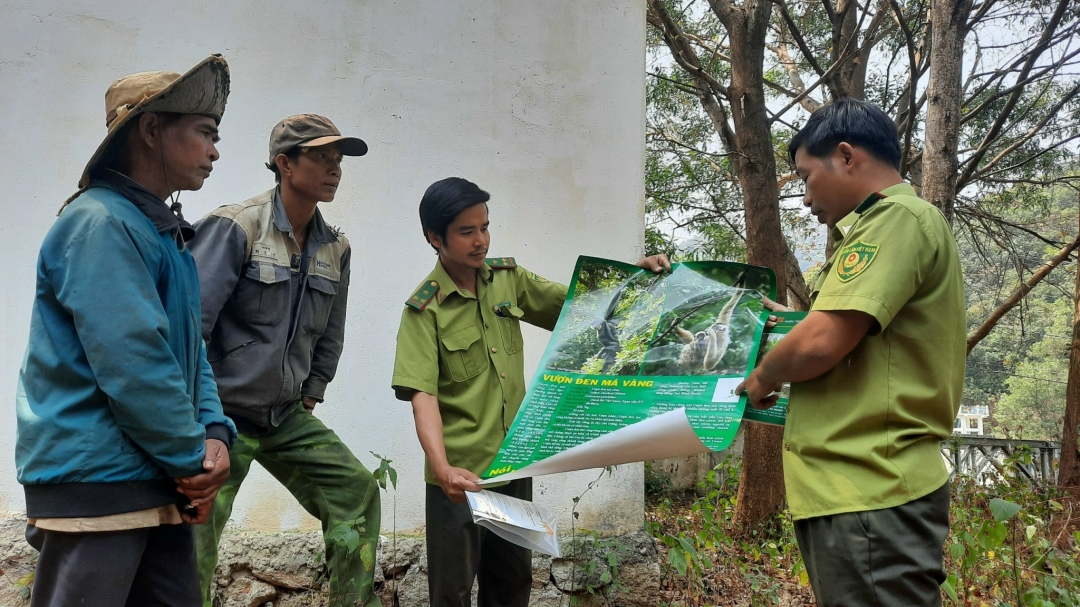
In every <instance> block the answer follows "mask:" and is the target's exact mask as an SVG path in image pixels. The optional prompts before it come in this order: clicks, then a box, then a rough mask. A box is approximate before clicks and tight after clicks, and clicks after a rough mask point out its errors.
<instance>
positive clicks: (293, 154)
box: [266, 145, 300, 183]
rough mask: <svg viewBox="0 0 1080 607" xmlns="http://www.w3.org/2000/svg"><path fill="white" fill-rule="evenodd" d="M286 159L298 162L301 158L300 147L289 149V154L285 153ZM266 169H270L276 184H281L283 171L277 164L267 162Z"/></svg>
mask: <svg viewBox="0 0 1080 607" xmlns="http://www.w3.org/2000/svg"><path fill="white" fill-rule="evenodd" d="M284 154H285V157H286V158H288V159H289V160H291V161H292V162H296V159H297V158H299V157H300V146H298V145H297V146H293V147H291V148H289V150H288V151H287V152H284ZM266 168H268V169H270V172H271V173H273V174H274V182H275V183H281V171H280V170H279V169H278V168H277V163H276V162H267V163H266Z"/></svg>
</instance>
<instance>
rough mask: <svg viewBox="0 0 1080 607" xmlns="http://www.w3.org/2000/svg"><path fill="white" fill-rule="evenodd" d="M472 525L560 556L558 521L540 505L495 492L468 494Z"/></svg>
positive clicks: (522, 544)
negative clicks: (474, 524)
mask: <svg viewBox="0 0 1080 607" xmlns="http://www.w3.org/2000/svg"><path fill="white" fill-rule="evenodd" d="M465 497H466V498H467V499H468V501H469V508H470V509H471V510H472V517H473V522H474V523H476V524H477V525H480V526H481V527H484V528H486V529H488V530H490V531H491V532H493V533H495V535H498V536H499V537H501V538H503V539H504V540H506V541H508V542H512V543H514V544H517V545H518V546H522V547H524V548H528V549H530V550H535V551H537V552H543V553H544V554H550V555H551V556H554V557H559V556H560V554H559V536H558V534H557V533H556V529H555V519H553V518H552V517H550V516H549V515H548V513H547V512H545V511H544V509H543V508H541V507H540V506H539V505H537V504H534V503H533V502H529V501H525V500H520V499H517V498H515V497H510V496H507V495H503V494H501V493H495V492H494V491H480V492H475V493H474V492H471V491H466V492H465Z"/></svg>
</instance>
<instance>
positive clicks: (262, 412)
mask: <svg viewBox="0 0 1080 607" xmlns="http://www.w3.org/2000/svg"><path fill="white" fill-rule="evenodd" d="M195 231H196V236H195V239H194V240H193V241H192V242H191V243H190V244H189V246H190V248H191V252H192V254H194V256H195V263H196V264H198V268H199V287H200V289H201V291H202V330H203V337H204V339H205V340H206V351H207V360H209V362H210V366H211V367H213V370H214V376H215V378H216V379H217V384H218V393H219V394H220V396H221V404H222V407H223V408H224V410H225V413H226V414H227V415H229V416H231V417H240V418H243V419H245V420H247V421H249V422H252V423H254V424H256V425H259V426H262V427H267V426H270V425H273V426H276V425H278V424H280V423H281V421H282V420H283V419H284V418H285V416H286V415H287V414H288V412H289V411H290V410H291V409H290V407H291V406H292V405H293V404H294V403H296V401H297V400H299V399H300V397H301V396H310V397H313V398H315V399H316V400H319V401H322V399H323V393H324V392H325V390H326V384H328V383H330V381H331V380H332V379H334V373H335V372H336V371H337V365H338V358H339V357H340V355H341V346H342V342H343V340H344V336H345V307H346V301H347V299H348V295H349V260H350V256H351V254H352V251H351V249H350V248H349V241H348V240H347V239H346V238H345V237H344V236H343V235H341V233H340V232H338V231H337V230H335V229H333V228H331V227H330V226H328V225H326V222H325V221H323V217H322V214H321V213H320V212H319V211H318V209H316V211H315V217H314V218H313V219H312V221H311V224H310V227H309V230H308V240H307V243H306V245H305V247H304V251H303V255H301V254H300V248H299V246H298V245H297V243H296V240H295V239H294V238H293V233H292V226H291V224H290V223H289V218H288V215H286V213H285V207H284V205H283V204H282V202H281V197H280V195H279V194H278V191H277V189H273V190H270V191H268V192H264V193H263V194H260V195H259V196H256V197H254V198H252V199H250V200H246V201H244V202H242V203H240V204H234V205H228V206H223V207H220V208H218V209H217V210H215V211H212V212H211V213H210V214H208V215H207V216H206V217H204V218H202V219H201V220H199V221H198V222H196V223H195Z"/></svg>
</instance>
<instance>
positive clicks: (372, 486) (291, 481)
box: [195, 404, 382, 607]
mask: <svg viewBox="0 0 1080 607" xmlns="http://www.w3.org/2000/svg"><path fill="white" fill-rule="evenodd" d="M237 430H238V431H239V437H238V439H237V441H236V443H235V444H234V445H233V448H232V450H231V451H229V465H230V467H231V470H230V473H229V480H228V481H227V482H226V483H225V485H224V486H223V487H222V488H221V490H220V491H219V492H218V495H217V499H216V500H215V501H214V509H213V512H212V514H211V516H210V520H209V521H208V522H207V523H206V524H205V525H196V527H195V546H196V552H197V554H198V560H199V583H200V584H201V585H202V589H203V604H204V607H212V599H213V593H212V583H213V579H214V570H215V569H216V568H217V561H218V541H219V540H220V539H221V530H222V529H224V528H225V523H226V522H227V521H228V520H229V516H230V515H231V514H232V508H233V500H235V499H236V492H237V491H238V490H239V489H240V484H241V483H243V482H244V478H245V477H246V476H247V473H248V470H250V469H251V462H252V461H257V462H259V464H260V465H261V466H262V467H263V468H265V469H266V471H267V472H269V473H270V474H272V475H273V476H274V478H276V479H277V480H279V481H281V484H283V485H285V488H286V489H288V490H289V492H291V493H292V494H293V496H294V497H296V499H297V501H299V502H300V505H301V506H303V507H304V509H305V510H307V511H308V512H309V513H311V515H312V516H314V517H316V518H318V519H319V520H320V521H322V531H323V538H324V540H325V542H326V568H327V573H328V574H329V578H330V606H331V607H346V606H348V607H353V606H354V605H363V606H365V607H366V606H378V605H381V604H382V603H381V602H380V600H379V597H378V595H376V594H375V590H374V573H375V550H376V548H377V547H378V542H379V522H380V518H381V515H382V511H381V507H380V501H379V487H378V485H377V484H376V482H375V479H374V478H373V477H372V476H371V472H369V471H368V470H367V468H365V467H364V465H363V464H361V463H360V461H359V460H358V459H356V456H355V455H353V454H352V452H351V451H349V448H348V447H346V446H345V444H344V443H343V442H341V439H340V438H338V436H337V434H334V431H333V430H331V429H329V428H327V427H326V425H324V424H323V423H322V422H321V421H320V420H319V418H317V417H315V416H314V415H312V414H311V413H308V412H307V410H305V409H304V408H303V407H302V406H301V405H299V404H297V406H296V409H294V410H293V411H292V412H291V413H290V414H289V415H288V417H286V418H285V420H284V421H282V423H281V425H280V426H278V427H276V428H265V429H263V428H256V427H254V426H252V425H249V424H244V423H243V422H242V421H241V422H240V423H237ZM359 517H364V520H363V522H361V523H359V524H358V525H357V524H350V523H354V522H355V521H356V520H357V519H358V518H359ZM340 525H347V526H349V527H350V528H353V529H355V530H357V531H358V532H359V542H355V541H354V542H352V543H353V544H354V545H353V546H350V545H348V544H346V543H343V542H341V540H339V539H332V538H334V537H337V538H341V537H342V536H343V535H346V534H343V533H342V532H343V531H344V530H343V529H339V530H338V531H337V533H335V532H334V530H335V528H337V527H339V526H340ZM347 535H351V534H347ZM355 537H356V536H352V538H353V539H354V540H355Z"/></svg>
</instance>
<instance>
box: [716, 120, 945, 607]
mask: <svg viewBox="0 0 1080 607" xmlns="http://www.w3.org/2000/svg"><path fill="white" fill-rule="evenodd" d="M789 154H790V155H791V156H792V159H793V160H794V162H795V166H796V171H797V173H798V175H799V177H801V178H802V180H803V182H804V183H805V184H806V195H805V198H804V204H805V205H806V206H808V207H809V208H810V212H811V213H812V214H813V215H815V216H816V217H817V218H818V220H819V221H820V222H822V223H824V224H826V225H828V226H829V228H830V230H831V231H832V236H833V239H834V241H835V245H834V246H835V251H836V252H835V253H833V255H832V257H831V258H830V259H829V260H828V262H827V263H826V265H825V267H824V268H822V270H821V272H820V274H818V278H817V281H816V283H815V285H814V289H813V292H812V294H811V299H812V301H813V304H812V306H811V309H810V313H809V314H808V315H807V316H806V318H805V319H804V320H803V321H801V322H800V323H799V324H798V325H797V326H795V327H794V328H793V329H791V331H790V333H788V335H787V336H786V337H785V338H784V339H783V340H781V341H780V343H779V344H777V345H776V347H775V348H773V349H772V350H771V351H770V352H769V353H768V354H767V355H766V356H765V358H764V359H763V360H762V362H761V364H759V365H758V366H757V368H755V369H754V371H753V372H752V373H751V374H750V376H749V377H748V378H747V380H746V382H744V384H743V385H742V386H740V387H739V388H738V389H737V391H739V392H741V391H742V390H743V388H744V387H745V391H746V393H747V396H748V400H749V402H750V404H752V405H753V406H755V407H759V408H761V407H767V406H769V405H771V404H772V403H773V402H774V401H775V400H776V394H775V392H776V391H778V390H779V389H780V386H781V384H782V383H784V382H792V386H791V398H790V402H789V405H788V415H787V422H786V425H785V428H784V451H783V458H784V481H785V484H786V486H787V496H788V506H789V508H790V510H791V515H792V517H793V518H794V519H795V533H796V536H797V538H798V541H799V547H800V549H801V550H802V552H803V556H804V559H805V561H806V570H807V573H808V575H809V577H810V584H811V586H813V589H814V595H815V597H816V599H817V604H818V605H819V606H821V607H830V606H841V605H940V604H941V591H940V589H939V586H940V584H941V583H942V582H943V581H944V580H945V574H944V570H943V568H942V546H943V543H944V541H945V537H946V535H947V534H948V531H949V483H948V478H949V475H948V472H947V470H946V469H945V466H944V464H943V462H942V459H941V453H940V450H939V444H940V441H942V440H944V439H946V438H948V437H949V436H950V435H951V433H952V426H953V420H954V419H955V417H956V412H957V409H958V408H959V405H960V393H961V390H962V388H963V384H964V361H965V335H964V330H965V321H964V315H965V306H964V285H963V279H962V276H961V273H960V259H959V256H958V254H957V251H956V243H955V241H954V240H953V236H952V231H951V229H950V227H949V224H948V222H946V220H945V218H944V217H943V216H942V214H941V213H940V212H939V211H938V210H937V209H936V208H935V207H934V206H932V205H930V204H929V203H927V202H926V201H924V200H922V199H920V198H918V197H917V196H916V194H915V190H914V189H913V188H912V187H911V186H910V185H908V184H907V183H904V181H903V179H902V177H901V176H900V173H899V170H898V167H899V163H900V144H899V141H898V140H897V135H896V125H895V124H894V123H893V121H892V120H891V119H890V118H889V117H888V116H887V115H886V114H885V113H884V112H882V111H881V110H880V109H879V108H877V107H876V106H874V105H871V104H869V103H866V102H864V101H857V100H854V99H844V100H840V101H836V102H834V103H831V104H829V105H826V106H824V107H822V108H820V109H818V110H817V111H816V112H814V114H813V115H812V116H811V117H810V120H809V121H808V122H807V123H806V126H805V127H803V129H802V130H801V131H799V133H798V134H796V135H795V137H794V139H792V141H791V145H790V147H789Z"/></svg>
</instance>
